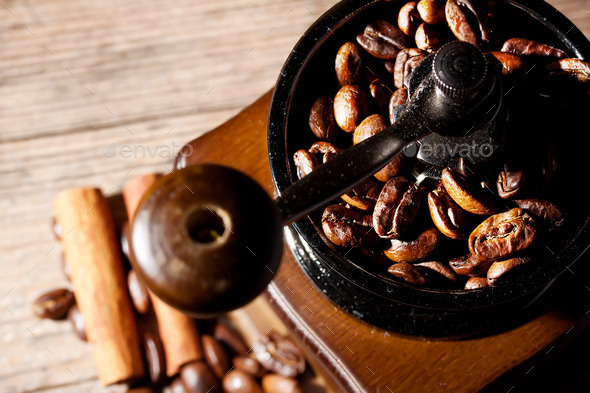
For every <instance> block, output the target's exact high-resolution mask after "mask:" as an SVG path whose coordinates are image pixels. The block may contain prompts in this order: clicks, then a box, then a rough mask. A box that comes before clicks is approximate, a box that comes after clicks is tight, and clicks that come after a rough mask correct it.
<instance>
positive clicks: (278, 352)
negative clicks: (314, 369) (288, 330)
mask: <svg viewBox="0 0 590 393" xmlns="http://www.w3.org/2000/svg"><path fill="white" fill-rule="evenodd" d="M252 350H253V351H254V355H255V356H256V359H257V360H258V361H259V362H260V364H261V365H263V366H264V367H265V368H266V369H268V370H269V371H272V372H274V373H277V374H279V375H282V376H283V377H289V378H294V377H296V376H298V375H301V374H303V372H304V371H305V357H304V356H303V353H302V352H301V350H300V349H299V348H297V346H295V344H293V343H292V342H291V341H290V340H289V339H288V338H286V337H283V336H281V335H280V334H278V333H275V332H270V333H269V334H267V335H265V336H262V337H260V338H259V339H257V340H256V341H255V342H254V344H253V346H252Z"/></svg>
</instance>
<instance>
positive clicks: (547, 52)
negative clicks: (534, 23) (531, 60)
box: [501, 38, 567, 59]
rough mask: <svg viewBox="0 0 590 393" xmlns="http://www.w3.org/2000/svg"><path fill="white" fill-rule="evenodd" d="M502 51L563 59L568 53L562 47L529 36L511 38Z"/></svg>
mask: <svg viewBox="0 0 590 393" xmlns="http://www.w3.org/2000/svg"><path fill="white" fill-rule="evenodd" d="M501 50H502V52H508V53H512V54H514V55H521V56H527V55H534V56H548V57H557V58H558V59H562V58H564V57H567V53H565V52H564V51H562V50H561V49H557V48H554V47H552V46H550V45H547V44H543V43H542V42H538V41H535V40H531V39H528V38H510V39H509V40H507V41H506V42H504V44H503V45H502V49H501Z"/></svg>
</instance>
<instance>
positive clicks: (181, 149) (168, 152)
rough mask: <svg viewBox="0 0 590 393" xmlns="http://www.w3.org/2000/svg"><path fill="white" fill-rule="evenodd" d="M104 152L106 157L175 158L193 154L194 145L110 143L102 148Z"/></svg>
mask: <svg viewBox="0 0 590 393" xmlns="http://www.w3.org/2000/svg"><path fill="white" fill-rule="evenodd" d="M102 154H103V155H104V156H105V157H106V158H113V157H116V156H118V157H121V158H164V159H169V158H175V157H177V156H182V157H189V156H191V155H192V154H193V147H192V146H191V145H182V146H180V145H178V144H176V143H175V142H172V144H156V145H143V144H138V143H123V144H120V145H118V144H116V143H109V144H108V145H106V146H105V147H104V149H102Z"/></svg>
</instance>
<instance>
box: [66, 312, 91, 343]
mask: <svg viewBox="0 0 590 393" xmlns="http://www.w3.org/2000/svg"><path fill="white" fill-rule="evenodd" d="M68 320H69V321H70V323H71V324H72V329H73V330H74V333H76V336H78V338H80V340H82V341H88V336H87V335H86V324H85V323H84V316H83V315H82V313H81V312H80V309H79V308H78V305H76V304H74V305H72V307H70V309H69V310H68Z"/></svg>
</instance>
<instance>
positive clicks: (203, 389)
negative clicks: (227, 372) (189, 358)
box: [180, 360, 221, 393]
mask: <svg viewBox="0 0 590 393" xmlns="http://www.w3.org/2000/svg"><path fill="white" fill-rule="evenodd" d="M180 378H181V380H182V385H183V387H184V389H185V391H186V392H187V393H220V392H221V383H220V382H219V380H218V379H217V378H216V377H215V375H213V373H212V372H211V369H209V366H207V363H205V362H204V361H201V360H198V361H195V362H191V363H187V364H185V365H184V366H182V367H181V368H180Z"/></svg>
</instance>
